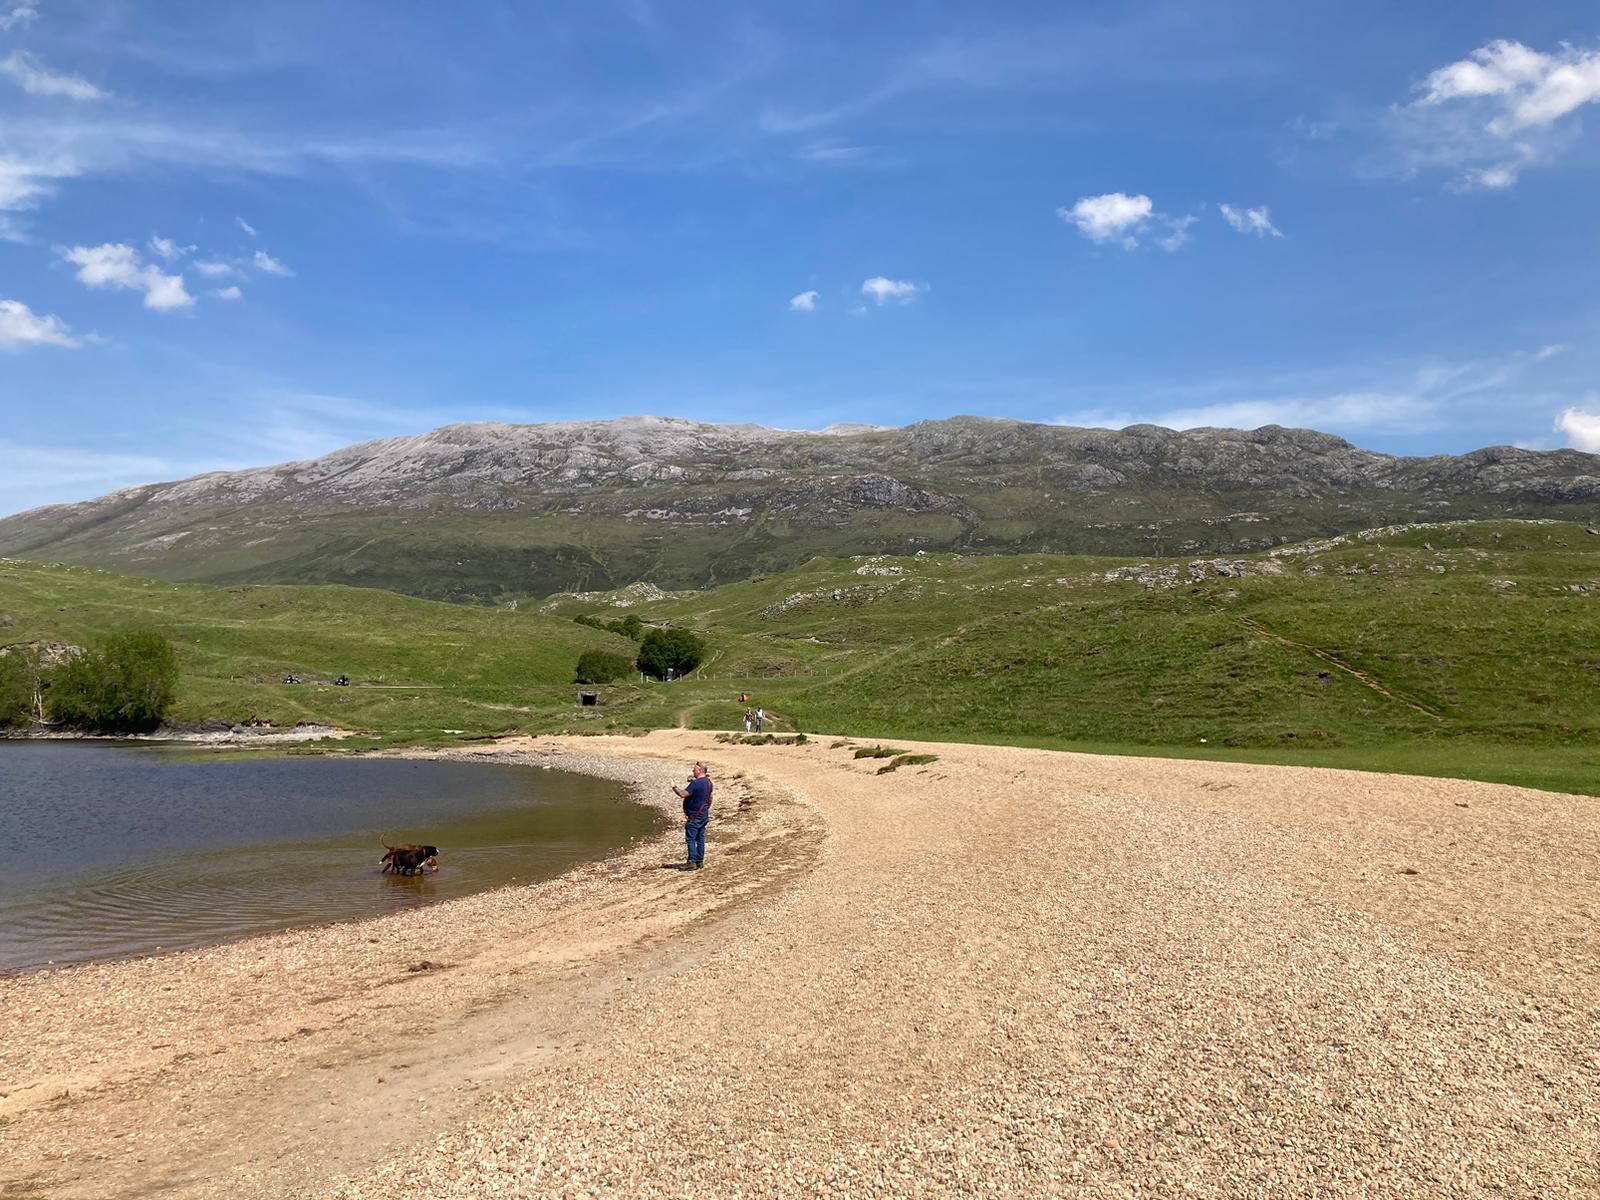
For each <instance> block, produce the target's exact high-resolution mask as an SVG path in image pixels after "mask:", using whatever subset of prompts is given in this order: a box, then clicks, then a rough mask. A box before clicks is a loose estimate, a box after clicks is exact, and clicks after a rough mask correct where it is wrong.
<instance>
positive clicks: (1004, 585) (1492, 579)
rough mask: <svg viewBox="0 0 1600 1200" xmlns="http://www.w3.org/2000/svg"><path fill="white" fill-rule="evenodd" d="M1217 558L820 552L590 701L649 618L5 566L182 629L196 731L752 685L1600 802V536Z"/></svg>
mask: <svg viewBox="0 0 1600 1200" xmlns="http://www.w3.org/2000/svg"><path fill="white" fill-rule="evenodd" d="M1286 549H1287V551H1288V552H1285V550H1286ZM1190 561H1191V560H1190V559H1188V558H1184V559H1177V560H1159V559H1156V560H1148V561H1146V562H1144V563H1142V564H1141V563H1136V562H1131V561H1130V560H1127V559H1106V558H1092V557H1074V556H1056V555H1021V556H974V555H962V554H923V555H915V556H909V557H901V558H855V559H814V560H812V561H810V562H808V563H805V564H804V565H802V566H800V567H797V568H795V569H794V570H791V571H787V572H784V573H782V574H772V575H767V576H762V577H757V578H751V579H748V580H744V581H741V582H738V583H733V584H729V585H727V586H725V587H722V588H719V589H716V590H713V591H708V592H697V593H686V594H677V595H672V596H669V597H667V598H665V599H662V600H657V601H654V602H651V603H647V604H643V605H639V606H636V607H633V608H630V609H627V610H626V611H631V612H637V613H639V615H640V616H641V617H642V618H643V619H644V620H646V621H647V622H661V623H667V622H670V623H674V624H682V625H686V626H689V627H692V628H694V629H695V630H696V631H697V632H700V633H701V634H703V635H704V636H705V637H706V638H707V640H708V642H709V644H710V647H711V650H712V653H711V656H710V658H709V659H708V661H707V663H705V664H704V665H703V666H702V667H701V668H700V669H699V670H698V671H697V672H695V673H693V674H692V675H691V676H690V677H689V678H687V679H683V680H680V681H677V682H674V683H672V684H659V683H650V684H642V685H641V684H636V683H630V684H626V685H618V686H611V687H607V688H604V689H600V690H601V692H602V696H601V704H600V705H599V707H597V708H588V709H580V708H578V707H577V705H576V695H575V693H576V690H577V689H576V688H574V687H573V686H571V685H570V684H569V683H568V682H567V681H568V680H570V679H571V671H572V667H573V664H574V663H575V662H576V659H577V656H578V654H579V653H580V652H581V651H582V650H585V649H590V648H597V649H606V650H614V651H617V652H621V653H628V652H630V651H631V648H632V644H631V643H629V642H627V641H626V640H625V639H622V638H620V637H616V636H614V635H610V634H606V633H603V632H601V631H598V630H594V629H590V628H587V627H585V626H581V625H578V624H576V623H574V622H573V621H572V620H571V619H570V618H571V617H572V616H574V615H577V614H579V613H581V612H596V611H601V610H602V609H603V610H604V611H605V612H606V613H607V615H611V616H616V615H620V614H621V612H622V611H623V610H620V609H615V608H611V607H608V606H607V605H605V603H604V599H603V598H599V599H597V598H592V597H591V598H586V599H583V600H581V601H580V600H576V599H573V598H570V597H553V598H552V599H551V601H550V602H549V603H548V605H546V606H534V605H526V604H525V605H523V606H522V607H521V609H520V611H507V610H506V609H503V608H502V609H486V608H470V607H464V606H454V605H446V604H437V603H431V602H427V601H419V600H411V599H405V598H402V597H398V596H395V595H391V594H389V593H385V592H379V591H376V590H368V589H356V588H345V587H334V586H325V587H254V586H241V587H229V588H220V587H208V586H202V585H172V584H166V583H156V582H153V581H148V580H142V579H132V578H127V577H122V576H116V575H110V574H107V573H104V572H99V571H93V570H89V569H84V568H71V567H61V566H46V565H40V564H33V563H23V562H18V561H16V560H3V561H0V616H7V617H9V618H11V620H12V623H13V627H12V628H10V629H0V639H3V640H7V641H27V640H35V639H42V640H61V641H74V642H78V643H80V644H81V643H82V642H83V641H85V640H90V639H92V638H93V637H95V636H96V635H98V634H99V633H102V632H105V631H108V630H110V629H114V628H126V627H130V626H134V625H144V626H154V627H156V628H158V629H160V630H162V631H163V632H166V633H168V634H169V636H171V637H173V639H174V641H175V642H176V643H177V645H178V648H179V652H180V659H181V663H182V666H183V682H182V689H181V693H180V698H179V705H178V708H179V711H178V712H177V713H175V714H174V715H175V716H177V717H178V718H180V719H185V720H198V719H200V718H202V717H206V716H222V717H225V718H227V719H232V720H243V719H247V718H249V717H258V718H261V719H266V720H271V721H274V722H278V723H293V722H294V721H297V720H315V721H326V722H330V723H336V724H342V725H345V726H347V727H352V728H358V729H361V730H363V731H367V732H369V733H370V735H371V738H372V740H374V741H377V742H382V743H385V744H393V743H396V742H417V741H421V742H442V741H460V740H464V739H467V738H472V737H483V736H486V735H489V734H493V733H496V732H502V731H513V730H517V731H521V730H529V731H556V730H573V731H593V732H607V731H610V732H617V731H637V730H644V729H652V728H671V727H675V726H686V727H690V728H698V729H721V730H734V729H737V728H738V727H739V725H740V724H741V723H742V715H743V712H744V709H745V707H746V706H747V705H746V704H745V703H744V702H742V701H740V700H739V699H738V697H739V696H740V694H741V693H748V694H749V695H750V698H751V699H750V704H752V705H753V704H756V703H760V704H762V705H764V706H765V708H766V710H767V714H768V721H769V728H770V729H772V730H775V731H777V733H778V734H780V735H783V736H785V737H790V736H793V735H794V734H796V733H799V732H801V731H802V730H804V731H808V732H811V733H815V732H816V731H818V730H822V731H826V732H828V733H831V734H835V735H844V736H846V737H848V738H853V739H856V740H857V741H858V742H860V743H861V746H860V747H859V748H857V749H856V753H857V754H858V755H859V756H861V757H864V758H866V757H883V758H885V759H887V760H889V761H890V762H893V761H895V760H896V759H898V758H899V756H901V755H903V754H904V751H901V750H896V749H894V748H893V746H892V740H893V739H897V738H903V739H911V740H946V741H972V742H994V743H1001V744H1011V745H1028V746H1041V747H1049V748H1058V749H1077V750H1089V751H1094V752H1100V753H1136V754H1142V755H1157V756H1160V755H1169V756H1183V757H1204V758H1226V759H1230V760H1235V761H1249V762H1277V763H1290V764H1295V765H1318V766H1328V767H1345V768H1352V769H1361V770H1387V771H1399V772H1411V773H1416V774H1428V775H1446V776H1458V777H1463V778H1476V779H1488V780H1495V781H1500V782H1509V783H1521V784H1527V785H1529V786H1534V787H1542V788H1549V789H1553V790H1561V791H1571V792H1582V793H1586V794H1591V795H1592V794H1596V793H1597V792H1600V646H1597V644H1596V642H1595V639H1594V635H1593V631H1594V630H1595V629H1596V628H1600V537H1595V536H1591V535H1589V534H1587V533H1586V532H1585V527H1584V526H1583V525H1582V524H1571V523H1560V522H1538V523H1534V522H1480V523H1471V524H1460V525H1453V526H1435V527H1431V528H1417V529H1399V530H1384V531H1378V532H1373V533H1370V534H1365V535H1359V536H1352V537H1348V538H1345V539H1342V540H1340V541H1339V542H1338V543H1337V544H1333V545H1319V544H1311V545H1309V546H1307V547H1303V548H1300V549H1293V548H1280V550H1279V551H1278V552H1277V553H1276V555H1275V556H1269V555H1254V556H1239V557H1237V558H1230V559H1228V560H1227V563H1228V564H1240V565H1238V566H1234V565H1226V566H1225V568H1224V570H1225V571H1226V573H1219V572H1218V571H1217V569H1215V568H1214V567H1212V566H1210V565H1205V564H1203V565H1202V566H1201V567H1199V568H1196V569H1193V570H1191V567H1190ZM1141 577H1142V579H1143V580H1144V582H1141ZM1157 583H1159V584H1160V586H1147V584H1157ZM536 607H547V608H548V610H549V611H546V612H538V611H531V610H533V609H534V608H536ZM288 672H295V673H303V674H307V675H308V676H309V677H310V678H312V679H314V680H325V679H329V678H331V677H332V676H333V675H336V674H339V673H341V672H343V673H347V674H349V675H350V676H351V677H352V678H353V679H354V680H355V681H356V682H357V683H358V684H362V685H369V686H357V687H352V688H333V687H331V686H327V685H325V684H323V683H320V682H318V683H308V684H304V685H296V686H285V685H283V684H282V683H281V682H280V681H281V678H282V676H283V674H285V673H288ZM380 685H382V686H380ZM869 743H870V744H869ZM835 744H838V743H835ZM902 765H910V764H909V763H902Z"/></svg>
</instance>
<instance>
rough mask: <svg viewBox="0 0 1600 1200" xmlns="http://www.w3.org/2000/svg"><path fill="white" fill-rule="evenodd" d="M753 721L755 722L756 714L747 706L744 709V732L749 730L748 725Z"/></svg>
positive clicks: (752, 723)
mask: <svg viewBox="0 0 1600 1200" xmlns="http://www.w3.org/2000/svg"><path fill="white" fill-rule="evenodd" d="M755 723H756V714H755V713H754V712H752V711H751V710H750V709H748V708H747V709H745V710H744V731H745V732H746V733H749V732H750V726H752V725H754V724H755Z"/></svg>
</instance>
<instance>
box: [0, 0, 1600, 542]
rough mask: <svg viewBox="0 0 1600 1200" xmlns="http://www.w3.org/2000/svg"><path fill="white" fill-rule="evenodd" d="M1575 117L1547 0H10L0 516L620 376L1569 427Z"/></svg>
mask: <svg viewBox="0 0 1600 1200" xmlns="http://www.w3.org/2000/svg"><path fill="white" fill-rule="evenodd" d="M1442 13H1447V14H1448V15H1441V14H1442ZM1591 125H1600V11H1597V10H1596V8H1595V6H1594V5H1593V4H1592V3H1587V2H1586V3H1578V2H1576V0H1570V2H1554V0H1551V2H1540V0H1527V2H1525V3H1523V4H1520V5H1516V6H1511V5H1506V4H1501V3H1476V2H1473V0H1463V2H1460V3H1456V4H1452V5H1450V6H1447V8H1445V9H1441V8H1440V6H1437V5H1422V4H1409V5H1396V4H1394V3H1392V0H1384V2H1380V0H1344V2H1341V3H1339V4H1331V3H1329V4H1315V3H1307V4H1300V5H1283V4H1281V3H1266V2H1265V0H1261V2H1256V0H1224V2H1218V3H1208V2H1205V0H1181V2H1173V3H1138V2H1134V3H1076V4H1068V3H1048V4H1047V3H1038V4H1032V3H1011V4H1002V3H995V2H993V0H989V2H986V3H964V2H956V0H944V2H938V3H936V2H931V0H930V2H924V3H913V2H906V3H889V2H885V3H882V4H875V5H863V4H860V3H826V2H820V0H819V2H811V3H806V2H792V3H788V4H783V5H778V4H758V3H733V2H728V3H723V2H720V0H697V2H696V3H693V4H689V3H678V4H669V3H666V2H665V0H585V2H581V3H570V4H567V3H547V4H534V3H531V2H530V3H491V2H484V3H474V4H468V5H462V6H446V5H437V4H428V5H423V4H406V3H398V2H393V0H386V2H384V3H371V4H364V3H360V2H356V0H350V2H345V3H340V4H337V5H329V4H325V3H321V2H317V3H305V4H298V3H294V2H292V0H285V2H276V3H273V4H270V5H243V4H215V3H193V4H186V3H178V2H177V0H163V2H162V3H148V4H134V3H117V2H107V0H85V2H82V3H79V2H74V0H0V417H3V424H0V513H3V512H12V511H17V510H20V509H24V508H28V507H31V506H33V505H37V504H44V503H53V502H57V501H64V500H73V499H82V498H87V497H89V496H93V495H97V494H100V493H102V492H105V491H108V490H110V489H112V488H115V487H120V486H125V485H128V484H132V483H138V482H146V481H150V480H155V479H167V478H177V477H182V476H186V475H189V474H193V473H195V472H198V471H202V470H208V469H217V468H233V467H241V466H249V465H258V464H263V463H271V462H279V461H283V460H286V459H292V458H303V457H309V456H313V455H316V454H319V453H323V452H325V451H327V450H331V449H333V448H335V447H337V446H341V445H345V444H348V443H350V442H354V441H360V440H365V439H368V438H373V437H385V436H391V435H395V434H402V433H413V432H420V431H423V430H426V429H430V428H433V427H435V426H438V425H441V424H446V423H450V422H455V421H471V420H504V421H553V420H572V419H591V418H604V417H612V416H622V415H626V414H632V413H655V414H662V415H672V416H683V417H690V418H694V419H698V420H706V421H754V422H759V423H762V424H768V425H775V426H781V427H786V428H821V427H823V426H825V425H828V424H830V423H833V422H844V421H865V422H873V423H878V424H894V425H898V424H905V423H908V422H911V421H916V420H921V419H925V418H933V417H945V416H951V415H955V414H959V413H976V414H984V415H994V416H1010V417H1018V418H1023V419H1028V420H1038V421H1055V422H1063V423H1068V424H1087V425H1109V426H1113V427H1118V426H1121V425H1125V424H1129V423H1134V422H1139V421H1153V422H1156V423H1159V424H1164V425H1170V426H1174V427H1189V426H1195V425H1232V426H1242V427H1247V428H1248V427H1254V426H1257V425H1261V424H1267V423H1271V422H1276V423H1279V424H1287V425H1302V426H1310V427H1314V428H1319V429H1324V430H1327V431H1330V432H1334V433H1338V434H1341V435H1343V436H1345V437H1348V438H1350V439H1351V440H1352V441H1354V442H1356V443H1358V444H1360V445H1363V446H1368V447H1371V448H1374V449H1379V450H1385V451H1390V452H1394V453H1407V454H1413V453H1437V452H1447V451H1448V452H1458V451H1462V450H1467V449H1471V448H1475V447H1478V446H1483V445H1490V444H1497V443H1516V444H1521V445H1525V446H1531V447H1535V448H1554V447H1559V446H1568V445H1571V446H1578V447H1581V448H1585V449H1590V450H1600V341H1597V339H1596V338H1595V336H1594V335H1595V332H1596V329H1597V326H1600V269H1597V268H1600V220H1597V217H1600V204H1597V201H1600V130H1591V129H1590V128H1589V127H1588V126H1591Z"/></svg>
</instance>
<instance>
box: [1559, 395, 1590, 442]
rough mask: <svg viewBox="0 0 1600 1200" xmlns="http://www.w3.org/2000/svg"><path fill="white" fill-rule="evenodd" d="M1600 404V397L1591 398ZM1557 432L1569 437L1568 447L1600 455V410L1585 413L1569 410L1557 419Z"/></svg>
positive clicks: (1577, 409)
mask: <svg viewBox="0 0 1600 1200" xmlns="http://www.w3.org/2000/svg"><path fill="white" fill-rule="evenodd" d="M1591 399H1592V400H1593V401H1595V402H1596V403H1597V404H1600V396H1595V397H1591ZM1556 431H1557V432H1559V433H1564V434H1566V435H1567V445H1569V446H1571V447H1572V448H1573V449H1575V450H1587V451H1588V452H1589V453H1590V454H1600V408H1596V409H1595V410H1594V411H1592V412H1590V411H1585V410H1584V409H1581V408H1569V409H1567V410H1566V411H1565V412H1563V413H1562V414H1561V415H1560V416H1559V417H1557V418H1556Z"/></svg>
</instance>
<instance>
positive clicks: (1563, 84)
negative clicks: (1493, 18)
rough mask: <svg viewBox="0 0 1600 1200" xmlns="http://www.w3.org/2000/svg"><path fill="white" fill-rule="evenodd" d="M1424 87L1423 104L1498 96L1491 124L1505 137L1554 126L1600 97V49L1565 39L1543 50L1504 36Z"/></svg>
mask: <svg viewBox="0 0 1600 1200" xmlns="http://www.w3.org/2000/svg"><path fill="white" fill-rule="evenodd" d="M1420 88H1425V89H1426V94H1425V95H1424V96H1423V97H1422V99H1421V100H1419V101H1418V103H1419V104H1423V105H1439V104H1446V103H1448V102H1450V101H1452V100H1480V99H1492V100H1493V101H1494V102H1495V106H1496V108H1497V109H1498V110H1499V111H1498V113H1497V115H1496V116H1495V117H1494V119H1493V120H1491V121H1490V122H1489V124H1488V129H1489V131H1490V132H1491V133H1495V134H1499V135H1502V136H1503V135H1507V134H1511V133H1515V132H1516V131H1517V130H1519V129H1525V128H1528V127H1530V126H1536V125H1548V124H1550V123H1551V122H1552V121H1557V120H1559V119H1560V118H1562V117H1564V116H1566V115H1567V114H1568V113H1570V112H1572V111H1573V110H1575V109H1578V108H1581V107H1582V106H1583V105H1585V104H1592V103H1594V102H1595V101H1597V100H1600V50H1579V49H1577V48H1576V47H1574V46H1569V45H1566V44H1565V43H1563V44H1562V47H1561V49H1560V51H1559V52H1558V53H1556V54H1542V53H1540V52H1539V51H1537V50H1533V49H1530V48H1529V47H1527V46H1524V45H1523V44H1522V43H1521V42H1508V41H1506V40H1504V39H1500V40H1498V41H1493V42H1490V43H1489V44H1488V45H1487V46H1481V47H1479V48H1478V49H1477V50H1474V51H1473V52H1472V53H1471V54H1470V55H1469V56H1468V57H1466V58H1464V59H1462V60H1461V61H1460V62H1454V63H1451V64H1450V65H1449V66H1447V67H1440V68H1439V69H1438V70H1437V71H1434V72H1433V73H1432V74H1431V75H1429V76H1428V78H1427V79H1426V80H1424V81H1423V82H1422V84H1421V85H1420ZM1419 90H1420V89H1419Z"/></svg>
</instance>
